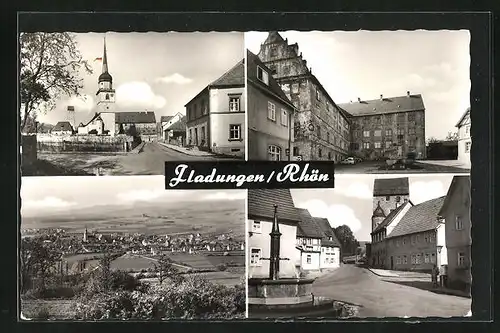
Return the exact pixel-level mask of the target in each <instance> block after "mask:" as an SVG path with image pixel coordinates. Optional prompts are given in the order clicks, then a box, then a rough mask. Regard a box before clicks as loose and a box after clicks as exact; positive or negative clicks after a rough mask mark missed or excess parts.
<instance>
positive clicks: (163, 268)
mask: <svg viewBox="0 0 500 333" xmlns="http://www.w3.org/2000/svg"><path fill="white" fill-rule="evenodd" d="M155 271H156V272H157V273H158V280H159V282H160V284H162V283H163V281H164V280H165V279H166V278H170V279H174V280H177V279H180V275H179V270H178V269H177V268H176V267H175V266H174V265H173V261H172V259H170V258H169V257H168V256H167V255H165V254H163V255H161V257H160V258H159V259H158V262H157V263H156V264H155Z"/></svg>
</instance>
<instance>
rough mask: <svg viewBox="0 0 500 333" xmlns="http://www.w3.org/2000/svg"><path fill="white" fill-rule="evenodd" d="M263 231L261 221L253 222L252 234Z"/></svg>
mask: <svg viewBox="0 0 500 333" xmlns="http://www.w3.org/2000/svg"><path fill="white" fill-rule="evenodd" d="M261 230H262V229H261V225H260V221H253V222H252V232H255V233H260V232H261Z"/></svg>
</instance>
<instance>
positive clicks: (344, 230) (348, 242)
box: [334, 224, 359, 256]
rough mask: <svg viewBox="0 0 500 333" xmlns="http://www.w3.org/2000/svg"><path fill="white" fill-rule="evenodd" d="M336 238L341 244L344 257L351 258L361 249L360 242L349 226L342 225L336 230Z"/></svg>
mask: <svg viewBox="0 0 500 333" xmlns="http://www.w3.org/2000/svg"><path fill="white" fill-rule="evenodd" d="M334 232H335V236H337V239H338V240H339V242H340V245H341V250H342V255H343V256H350V255H354V254H356V251H357V249H358V247H359V242H358V240H357V239H356V237H354V234H353V232H352V230H351V228H349V226H347V225H345V224H344V225H341V226H339V227H337V228H334Z"/></svg>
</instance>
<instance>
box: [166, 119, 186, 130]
mask: <svg viewBox="0 0 500 333" xmlns="http://www.w3.org/2000/svg"><path fill="white" fill-rule="evenodd" d="M168 130H169V131H185V130H186V117H185V116H184V117H182V118H181V119H179V121H176V122H175V123H173V124H172V126H170V127H169V128H168Z"/></svg>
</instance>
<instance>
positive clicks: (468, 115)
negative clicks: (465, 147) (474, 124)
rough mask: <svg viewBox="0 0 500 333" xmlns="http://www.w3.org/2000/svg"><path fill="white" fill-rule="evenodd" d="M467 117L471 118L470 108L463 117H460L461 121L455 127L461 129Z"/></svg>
mask: <svg viewBox="0 0 500 333" xmlns="http://www.w3.org/2000/svg"><path fill="white" fill-rule="evenodd" d="M466 117H470V107H468V108H467V110H465V112H464V114H463V115H462V117H460V120H459V121H458V122H457V124H456V125H455V127H460V126H461V125H462V122H463V121H464V119H465V118H466Z"/></svg>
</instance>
